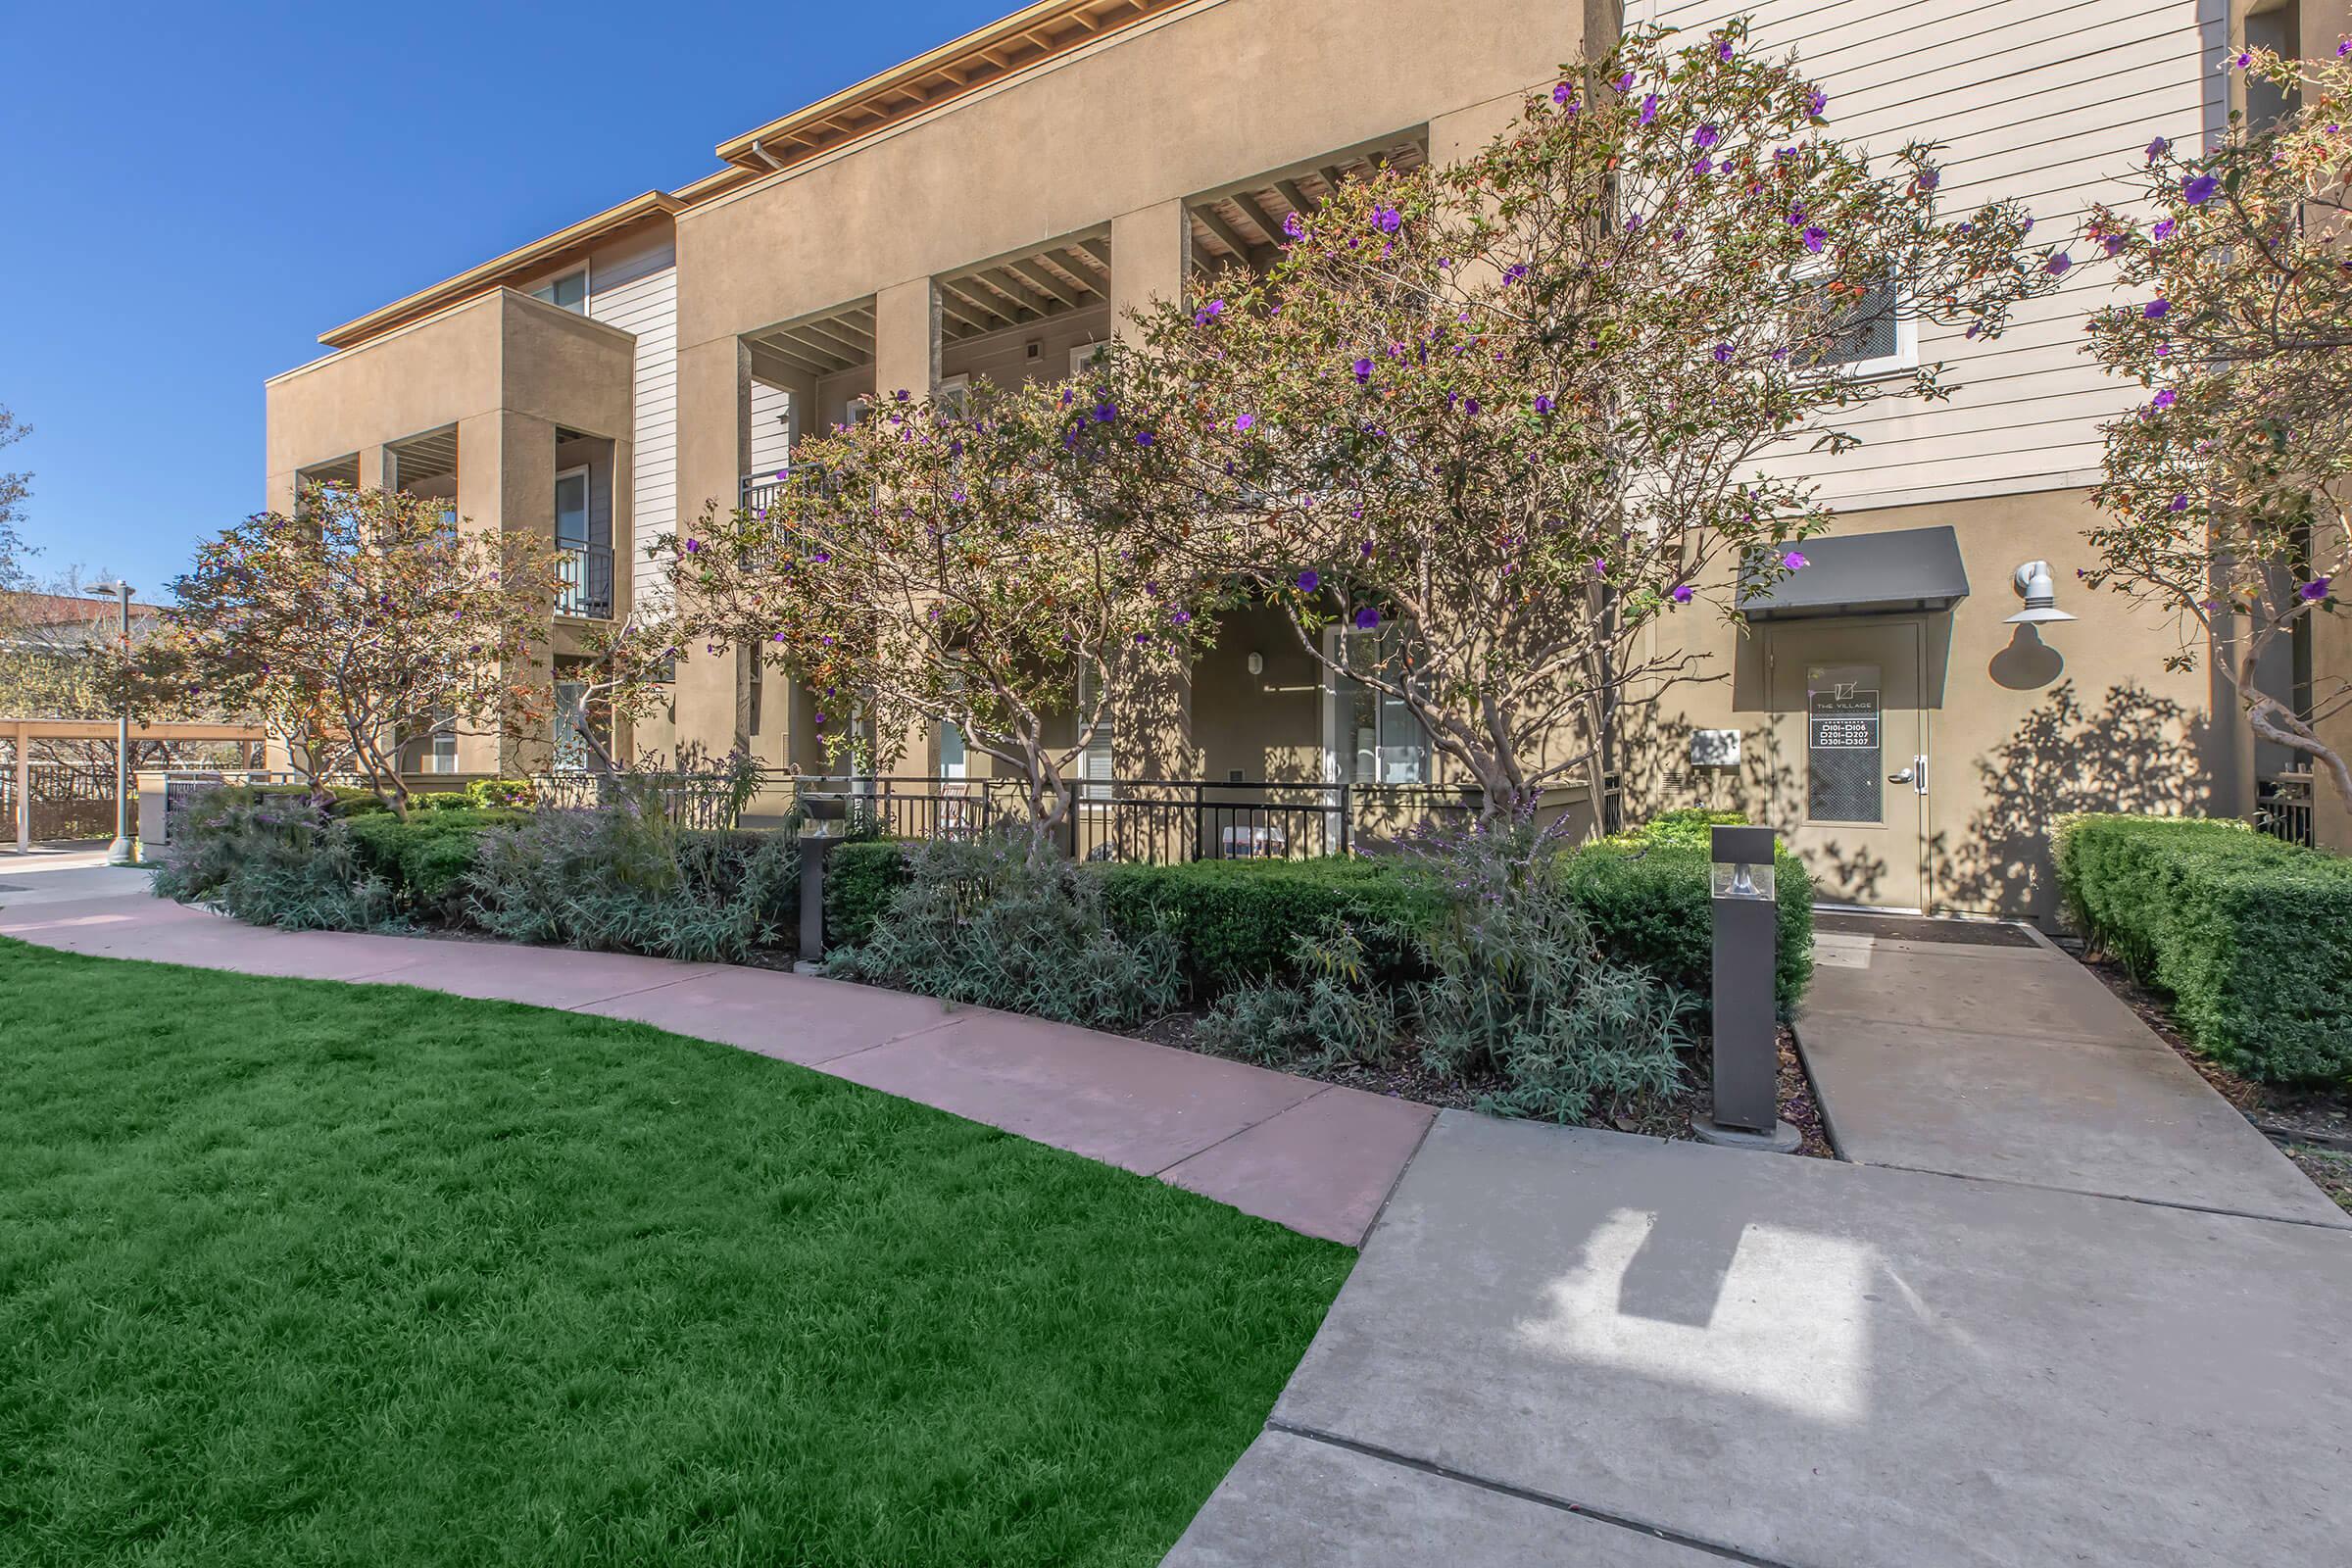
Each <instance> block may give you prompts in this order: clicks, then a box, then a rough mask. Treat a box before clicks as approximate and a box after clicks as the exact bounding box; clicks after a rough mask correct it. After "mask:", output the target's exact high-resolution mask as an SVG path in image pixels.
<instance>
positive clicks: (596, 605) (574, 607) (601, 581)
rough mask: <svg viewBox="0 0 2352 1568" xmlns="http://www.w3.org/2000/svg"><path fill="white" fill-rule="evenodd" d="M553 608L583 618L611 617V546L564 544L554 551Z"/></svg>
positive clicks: (600, 618)
mask: <svg viewBox="0 0 2352 1568" xmlns="http://www.w3.org/2000/svg"><path fill="white" fill-rule="evenodd" d="M556 577H557V581H558V583H559V584H560V587H559V588H558V591H557V595H556V613H558V614H561V615H577V616H579V617H581V618H582V619H585V620H611V619H612V618H613V547H612V546H610V545H565V546H564V547H563V548H562V549H561V550H559V551H558V552H557V553H556Z"/></svg>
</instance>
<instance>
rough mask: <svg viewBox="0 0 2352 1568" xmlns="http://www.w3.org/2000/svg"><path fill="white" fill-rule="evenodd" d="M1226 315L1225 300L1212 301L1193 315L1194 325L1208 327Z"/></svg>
mask: <svg viewBox="0 0 2352 1568" xmlns="http://www.w3.org/2000/svg"><path fill="white" fill-rule="evenodd" d="M1224 314H1225V302H1224V301H1223V300H1210V301H1209V302H1208V303H1207V304H1206V305H1203V306H1201V308H1200V309H1199V310H1197V311H1195V312H1194V313H1193V324H1194V325H1195V326H1206V325H1207V324H1208V323H1209V322H1211V321H1213V320H1215V319H1217V318H1218V317H1220V316H1223V315H1224Z"/></svg>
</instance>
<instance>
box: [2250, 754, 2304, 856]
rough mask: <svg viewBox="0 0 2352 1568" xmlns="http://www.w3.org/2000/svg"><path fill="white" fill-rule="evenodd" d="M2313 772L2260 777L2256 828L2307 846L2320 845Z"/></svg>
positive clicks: (2255, 796) (2275, 836) (2255, 797)
mask: <svg viewBox="0 0 2352 1568" xmlns="http://www.w3.org/2000/svg"><path fill="white" fill-rule="evenodd" d="M2312 782H2313V780H2312V776H2311V775H2310V774H2309V773H2305V772H2292V773H2281V774H2279V775H2278V777H2277V778H2266V779H2258V780H2256V781H2255V784H2254V826H2255V828H2256V829H2257V830H2259V831H2261V832H2264V833H2268V834H2270V835H2271V836H2272V837H2273V838H2278V839H2284V840H2286V842H2287V843H2289V844H2300V845H2302V846H2303V847H2304V848H2305V849H2307V850H2309V849H2315V848H2317V847H2318V834H2317V832H2316V831H2315V829H2314V827H2313V824H2312V794H2311V786H2312Z"/></svg>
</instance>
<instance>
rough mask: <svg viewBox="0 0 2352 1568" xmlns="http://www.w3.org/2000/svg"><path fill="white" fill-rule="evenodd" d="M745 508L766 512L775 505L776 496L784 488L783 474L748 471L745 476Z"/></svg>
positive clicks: (746, 509) (745, 509) (743, 504)
mask: <svg viewBox="0 0 2352 1568" xmlns="http://www.w3.org/2000/svg"><path fill="white" fill-rule="evenodd" d="M742 488H743V501H742V506H743V510H744V511H746V512H765V511H766V510H767V509H768V508H769V507H771V506H773V505H775V500H776V496H777V495H778V494H779V493H780V492H781V491H782V490H783V488H784V480H783V478H782V476H781V475H779V474H776V473H774V472H768V473H747V474H745V475H744V476H743V487H742Z"/></svg>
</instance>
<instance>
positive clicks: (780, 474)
mask: <svg viewBox="0 0 2352 1568" xmlns="http://www.w3.org/2000/svg"><path fill="white" fill-rule="evenodd" d="M776 477H777V478H779V479H781V478H783V477H784V470H783V469H782V468H778V469H777V470H776Z"/></svg>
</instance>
